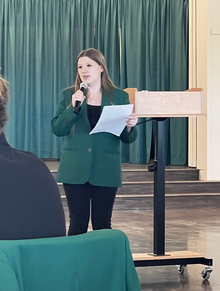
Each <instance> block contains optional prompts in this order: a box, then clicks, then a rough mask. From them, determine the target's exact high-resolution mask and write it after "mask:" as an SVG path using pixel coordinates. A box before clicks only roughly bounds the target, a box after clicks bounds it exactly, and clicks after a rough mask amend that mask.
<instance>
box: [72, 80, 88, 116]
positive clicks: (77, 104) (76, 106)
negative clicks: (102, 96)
mask: <svg viewBox="0 0 220 291" xmlns="http://www.w3.org/2000/svg"><path fill="white" fill-rule="evenodd" d="M87 88H88V85H87V84H86V83H81V84H80V90H81V91H82V92H83V94H84V92H85V90H86V89H87ZM80 106H81V101H78V100H76V102H75V107H74V110H73V112H74V113H76V114H78V111H79V109H80Z"/></svg>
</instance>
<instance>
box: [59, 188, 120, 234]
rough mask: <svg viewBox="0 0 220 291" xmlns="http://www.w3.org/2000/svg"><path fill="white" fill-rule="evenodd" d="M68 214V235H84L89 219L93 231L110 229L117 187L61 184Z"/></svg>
mask: <svg viewBox="0 0 220 291" xmlns="http://www.w3.org/2000/svg"><path fill="white" fill-rule="evenodd" d="M63 186H64V190H65V194H66V198H67V203H68V207H69V214H70V227H69V231H68V235H75V234H82V233H86V232H87V229H88V224H89V218H90V201H91V221H92V227H93V230H97V229H109V228H111V217H112V210H113V205H114V201H115V195H116V192H117V189H118V188H117V187H100V186H93V185H91V184H89V183H86V184H83V185H76V184H63Z"/></svg>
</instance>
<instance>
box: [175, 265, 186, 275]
mask: <svg viewBox="0 0 220 291" xmlns="http://www.w3.org/2000/svg"><path fill="white" fill-rule="evenodd" d="M177 268H178V272H179V273H180V274H183V273H184V271H185V266H184V265H178V266H177Z"/></svg>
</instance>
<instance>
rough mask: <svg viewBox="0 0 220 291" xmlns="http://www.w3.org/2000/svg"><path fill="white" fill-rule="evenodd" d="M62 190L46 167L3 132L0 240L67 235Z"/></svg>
mask: <svg viewBox="0 0 220 291" xmlns="http://www.w3.org/2000/svg"><path fill="white" fill-rule="evenodd" d="M65 234H66V230H65V218H64V211H63V207H62V203H61V197H60V193H59V189H58V187H57V184H56V182H55V179H54V178H53V176H52V175H51V173H50V171H49V169H48V168H47V166H46V165H45V164H44V162H42V161H41V160H40V159H39V158H38V157H37V156H35V155H34V154H32V153H30V152H24V151H19V150H16V149H14V148H12V147H11V146H10V145H9V144H8V142H7V140H6V138H5V135H4V133H3V132H2V133H0V239H1V240H11V239H31V238H44V237H56V236H64V235H65Z"/></svg>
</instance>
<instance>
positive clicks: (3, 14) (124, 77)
mask: <svg viewBox="0 0 220 291" xmlns="http://www.w3.org/2000/svg"><path fill="white" fill-rule="evenodd" d="M88 47H95V48H97V49H99V50H100V51H101V52H102V53H103V54H104V55H105V58H106V61H107V66H108V69H109V74H110V76H111V78H112V80H113V82H114V83H115V84H116V85H117V86H119V87H121V88H126V87H136V88H137V89H138V90H150V91H152V90H153V91H154V90H155V91H158V90H167V91H170V90H185V89H187V80H188V0H185V1H184V0H157V1H155V0H136V1H134V0H68V1H67V0H56V1H54V0H38V1H36V0H1V3H0V67H1V74H2V75H3V76H4V77H5V78H7V80H8V81H9V82H10V101H9V104H8V113H9V117H10V120H9V122H8V124H7V128H6V136H7V138H8V140H9V142H10V144H11V145H12V146H14V147H16V148H18V149H22V150H28V151H31V152H34V153H35V154H37V155H38V156H39V157H41V158H57V157H59V156H60V149H61V144H62V139H61V138H57V137H55V136H54V135H53V134H52V132H51V127H50V122H51V119H52V117H53V116H54V113H55V110H56V106H57V104H58V102H59V99H60V92H61V90H62V89H64V88H65V87H67V86H70V85H72V84H73V83H74V81H75V76H76V57H77V55H78V53H79V52H80V51H81V50H82V49H85V48H88ZM144 120H145V119H140V121H144ZM164 129H165V130H164V131H165V134H164V141H165V142H164V146H165V160H166V163H167V164H179V165H183V164H186V163H187V118H171V119H169V120H167V121H166V122H165V124H164ZM138 132H139V135H138V140H137V141H136V142H135V143H134V144H132V145H129V146H126V145H123V146H122V161H123V162H131V163H148V162H149V159H150V151H151V145H152V141H153V139H152V137H153V136H154V125H153V123H152V121H149V122H147V123H143V124H140V125H138Z"/></svg>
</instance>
